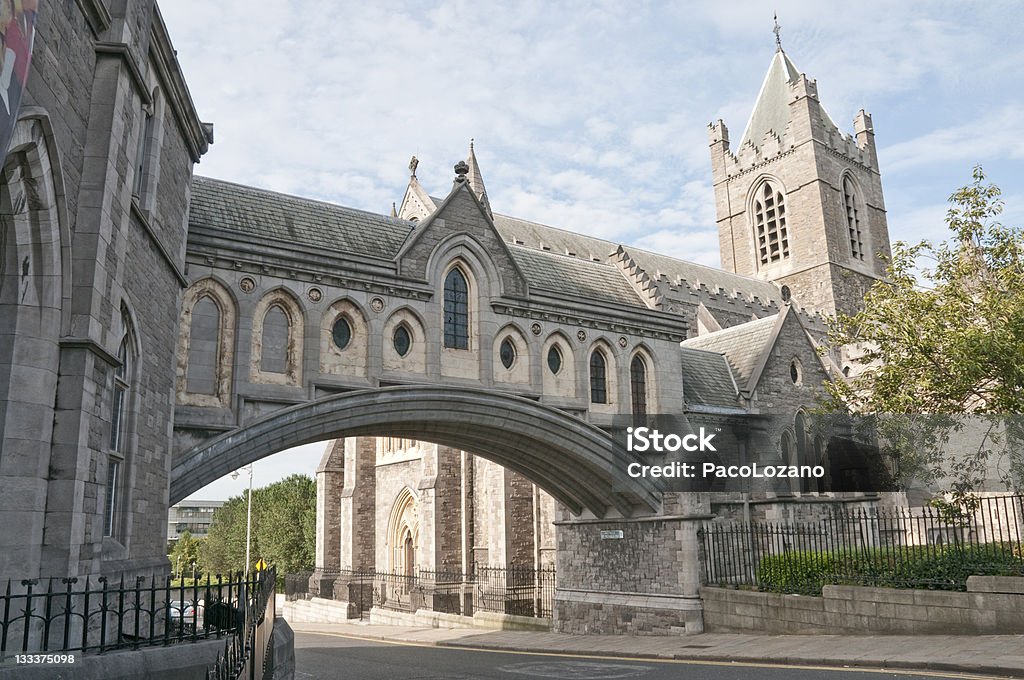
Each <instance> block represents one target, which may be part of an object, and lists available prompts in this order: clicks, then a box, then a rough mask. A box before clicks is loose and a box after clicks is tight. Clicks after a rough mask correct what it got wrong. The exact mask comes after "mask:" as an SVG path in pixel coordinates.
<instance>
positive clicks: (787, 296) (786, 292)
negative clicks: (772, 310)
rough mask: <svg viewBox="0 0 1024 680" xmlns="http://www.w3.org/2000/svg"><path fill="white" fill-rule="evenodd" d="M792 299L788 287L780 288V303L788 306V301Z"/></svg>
mask: <svg viewBox="0 0 1024 680" xmlns="http://www.w3.org/2000/svg"><path fill="white" fill-rule="evenodd" d="M792 299H793V293H792V292H791V291H790V290H789V286H783V287H782V301H783V302H785V303H787V304H788V303H789V301H790V300H792Z"/></svg>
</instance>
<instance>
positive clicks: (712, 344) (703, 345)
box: [682, 314, 779, 389]
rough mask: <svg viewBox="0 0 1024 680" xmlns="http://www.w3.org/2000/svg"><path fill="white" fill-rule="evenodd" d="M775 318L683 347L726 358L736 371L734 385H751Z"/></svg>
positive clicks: (702, 337) (703, 337) (693, 340)
mask: <svg viewBox="0 0 1024 680" xmlns="http://www.w3.org/2000/svg"><path fill="white" fill-rule="evenodd" d="M778 318H779V315H778V314H772V315H771V316H766V317H764V318H762V319H757V320H756V321H748V322H747V323H744V324H740V325H738V326H731V327H729V328H723V329H722V330H720V331H715V332H714V333H708V334H707V335H699V336H697V337H696V338H690V339H689V340H684V341H683V343H682V346H683V347H686V348H689V349H700V350H705V351H708V352H717V353H718V354H723V355H725V358H726V359H728V360H729V365H730V366H732V369H733V371H734V372H735V375H736V382H737V383H738V384H739V386H740V388H741V389H742V388H743V387H745V386H746V385H747V384H748V383H749V382H750V376H751V375H752V374H753V372H754V369H755V368H756V366H757V363H758V360H759V359H760V358H761V357H762V356H763V355H764V352H765V350H766V349H767V347H766V345H767V344H768V342H770V341H771V338H772V330H773V329H774V328H775V322H776V321H778ZM684 377H685V374H684Z"/></svg>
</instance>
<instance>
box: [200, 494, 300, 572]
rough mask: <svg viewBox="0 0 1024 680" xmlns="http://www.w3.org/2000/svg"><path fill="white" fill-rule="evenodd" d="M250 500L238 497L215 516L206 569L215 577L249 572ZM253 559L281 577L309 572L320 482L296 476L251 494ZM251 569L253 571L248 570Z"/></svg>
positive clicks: (206, 543)
mask: <svg viewBox="0 0 1024 680" xmlns="http://www.w3.org/2000/svg"><path fill="white" fill-rule="evenodd" d="M247 493H248V491H247V492H246V494H247ZM246 506H247V503H246V496H245V495H242V496H235V497H233V498H231V499H229V500H228V501H227V502H226V503H225V504H224V505H222V506H221V507H219V508H218V509H217V510H216V511H214V513H213V518H212V521H211V524H210V531H209V534H208V537H207V540H206V542H205V546H204V553H203V564H204V565H205V566H206V567H207V569H209V571H210V572H211V573H213V574H218V573H219V574H228V573H233V572H236V571H242V570H244V568H245V526H246V512H247V507H246ZM251 540H252V543H251V559H252V562H253V563H255V562H256V561H257V560H259V559H263V560H265V561H266V562H267V563H268V564H271V565H274V566H276V567H277V569H278V572H279V573H287V572H295V571H308V570H310V569H312V568H313V565H314V561H315V557H316V482H314V481H313V479H312V478H311V477H309V476H307V475H292V476H290V477H286V478H285V479H282V480H280V481H278V482H275V483H273V484H270V485H269V486H266V487H263V488H260V489H254V490H253V494H252V539H251ZM252 566H253V565H250V568H251V567H252Z"/></svg>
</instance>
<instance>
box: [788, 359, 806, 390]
mask: <svg viewBox="0 0 1024 680" xmlns="http://www.w3.org/2000/svg"><path fill="white" fill-rule="evenodd" d="M802 378H803V372H802V371H801V370H800V360H799V359H793V361H791V362H790V364H789V379H790V380H792V381H793V384H794V385H799V384H800V380H801V379H802Z"/></svg>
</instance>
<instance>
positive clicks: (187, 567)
mask: <svg viewBox="0 0 1024 680" xmlns="http://www.w3.org/2000/svg"><path fill="white" fill-rule="evenodd" d="M203 543H204V541H203V540H201V539H198V538H196V537H195V536H193V535H192V533H191V532H189V531H183V532H182V533H181V535H180V536H179V537H178V540H177V541H175V543H174V548H172V549H171V554H170V555H169V557H170V560H171V568H172V569H174V572H175V574H174V575H175V576H176V577H179V578H180V577H181V575H182V574H187V575H189V576H191V575H192V564H193V563H195V564H196V569H197V573H198V572H199V571H202V561H201V559H200V554H201V552H202V546H203Z"/></svg>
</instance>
